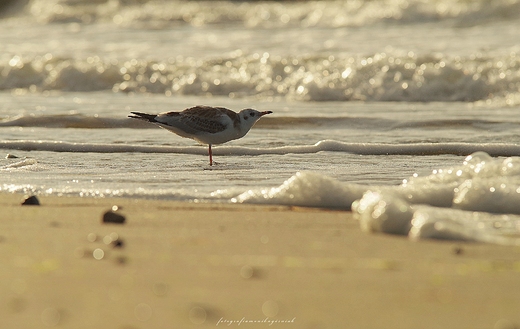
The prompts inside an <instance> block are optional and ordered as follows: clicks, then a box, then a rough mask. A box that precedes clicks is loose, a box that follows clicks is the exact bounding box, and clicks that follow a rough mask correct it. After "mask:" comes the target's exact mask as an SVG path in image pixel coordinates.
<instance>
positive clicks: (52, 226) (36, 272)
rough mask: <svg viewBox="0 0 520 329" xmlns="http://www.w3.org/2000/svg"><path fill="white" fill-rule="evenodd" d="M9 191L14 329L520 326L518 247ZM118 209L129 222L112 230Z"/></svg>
mask: <svg viewBox="0 0 520 329" xmlns="http://www.w3.org/2000/svg"><path fill="white" fill-rule="evenodd" d="M22 197H23V196H21V195H19V194H5V193H4V194H0V207H1V212H0V255H1V259H2V265H1V267H0V295H1V296H2V306H1V307H0V318H1V319H2V323H3V326H5V328H45V327H59V328H121V329H130V328H174V327H176V328H189V327H201V328H202V327H207V328H210V327H237V326H240V327H242V328H268V327H272V328H401V329H406V328H502V329H505V328H514V325H516V326H519V325H520V312H519V310H520V294H519V293H518V292H519V291H520V248H518V247H504V246H496V245H484V244H467V243H457V242H453V241H451V242H450V241H423V242H411V241H409V240H407V239H406V238H405V237H402V236H391V235H369V234H365V233H363V232H361V230H360V228H359V225H358V223H357V221H356V220H355V219H354V218H353V216H352V213H350V212H345V211H327V210H319V209H311V208H294V207H279V206H254V205H228V204H193V203H179V202H166V201H150V200H135V199H117V198H111V199H92V198H70V197H44V196H42V197H39V200H40V203H41V205H40V206H21V205H20V203H21V200H22ZM113 205H118V206H119V207H120V208H121V209H120V210H119V211H118V213H121V214H122V215H123V216H125V219H126V221H125V223H124V224H107V223H102V220H101V219H102V216H103V213H105V212H106V211H108V210H110V208H111V207H112V206H113Z"/></svg>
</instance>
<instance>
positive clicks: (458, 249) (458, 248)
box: [452, 246, 464, 255]
mask: <svg viewBox="0 0 520 329" xmlns="http://www.w3.org/2000/svg"><path fill="white" fill-rule="evenodd" d="M452 252H453V254H455V255H462V254H463V253H464V249H462V247H461V246H454V247H453V248H452Z"/></svg>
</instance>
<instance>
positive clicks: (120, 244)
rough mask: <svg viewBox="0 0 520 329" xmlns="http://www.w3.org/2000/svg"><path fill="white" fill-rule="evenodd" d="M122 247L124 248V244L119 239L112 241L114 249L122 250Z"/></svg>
mask: <svg viewBox="0 0 520 329" xmlns="http://www.w3.org/2000/svg"><path fill="white" fill-rule="evenodd" d="M124 246H125V243H124V242H123V240H121V239H117V240H114V241H112V247H114V248H123V247H124Z"/></svg>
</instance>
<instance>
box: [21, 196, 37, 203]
mask: <svg viewBox="0 0 520 329" xmlns="http://www.w3.org/2000/svg"><path fill="white" fill-rule="evenodd" d="M39 205H40V201H38V198H37V197H35V196H34V195H31V196H30V197H26V198H25V200H24V201H23V202H22V206H39Z"/></svg>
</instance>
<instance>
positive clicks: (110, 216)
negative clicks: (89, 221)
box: [103, 210, 126, 224]
mask: <svg viewBox="0 0 520 329" xmlns="http://www.w3.org/2000/svg"><path fill="white" fill-rule="evenodd" d="M125 220H126V218H125V216H123V215H120V214H118V213H116V212H114V211H111V210H109V211H107V212H105V213H104V214H103V223H115V224H123V223H124V222H125Z"/></svg>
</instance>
